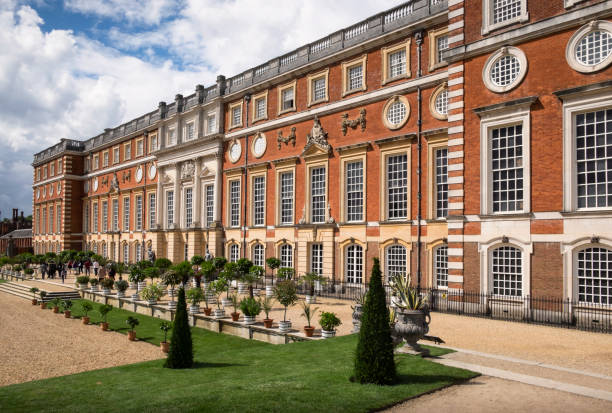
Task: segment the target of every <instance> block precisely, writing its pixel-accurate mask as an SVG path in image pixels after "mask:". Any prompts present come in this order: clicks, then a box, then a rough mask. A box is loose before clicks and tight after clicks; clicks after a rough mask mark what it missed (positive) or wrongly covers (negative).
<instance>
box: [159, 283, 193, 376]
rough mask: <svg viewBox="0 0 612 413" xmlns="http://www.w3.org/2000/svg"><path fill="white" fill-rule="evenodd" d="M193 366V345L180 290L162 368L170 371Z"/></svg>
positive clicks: (182, 289)
mask: <svg viewBox="0 0 612 413" xmlns="http://www.w3.org/2000/svg"><path fill="white" fill-rule="evenodd" d="M192 366H193V343H192V341H191V330H190V329H189V320H188V319H187V303H186V302H185V289H184V288H181V289H180V290H179V294H178V303H177V305H176V315H175V317H174V328H173V329H172V339H171V341H170V351H169V352H168V358H167V359H166V363H165V364H164V367H168V368H171V369H188V368H190V367H192Z"/></svg>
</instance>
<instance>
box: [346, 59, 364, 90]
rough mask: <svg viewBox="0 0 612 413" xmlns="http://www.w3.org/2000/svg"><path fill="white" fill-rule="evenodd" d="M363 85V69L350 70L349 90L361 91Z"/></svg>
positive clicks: (360, 67)
mask: <svg viewBox="0 0 612 413" xmlns="http://www.w3.org/2000/svg"><path fill="white" fill-rule="evenodd" d="M362 84H363V67H362V66H361V65H359V66H353V67H351V68H349V70H348V90H355V89H361V85H362Z"/></svg>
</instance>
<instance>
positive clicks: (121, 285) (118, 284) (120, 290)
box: [115, 280, 129, 298]
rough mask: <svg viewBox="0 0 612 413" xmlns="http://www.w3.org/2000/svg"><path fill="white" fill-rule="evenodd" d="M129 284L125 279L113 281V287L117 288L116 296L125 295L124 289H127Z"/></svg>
mask: <svg viewBox="0 0 612 413" xmlns="http://www.w3.org/2000/svg"><path fill="white" fill-rule="evenodd" d="M128 287H129V284H128V282H127V281H125V280H119V281H115V288H116V289H117V298H123V297H125V291H126V290H127V289H128Z"/></svg>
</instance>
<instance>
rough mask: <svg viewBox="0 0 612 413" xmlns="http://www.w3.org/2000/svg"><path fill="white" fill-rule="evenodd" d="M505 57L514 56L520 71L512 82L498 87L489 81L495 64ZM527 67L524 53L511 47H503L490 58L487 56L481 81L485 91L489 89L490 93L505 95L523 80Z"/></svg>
mask: <svg viewBox="0 0 612 413" xmlns="http://www.w3.org/2000/svg"><path fill="white" fill-rule="evenodd" d="M505 56H514V57H515V58H516V59H517V60H518V62H519V65H520V70H519V72H518V74H517V76H516V78H515V79H514V80H513V81H512V82H510V83H508V84H507V85H504V86H500V85H497V84H495V83H493V81H492V80H491V71H492V70H493V67H494V66H495V63H496V62H497V61H498V60H499V59H501V58H503V57H505ZM527 66H528V62H527V56H525V53H524V52H523V51H522V50H521V49H519V48H517V47H513V46H504V47H502V48H501V49H499V50H498V51H496V52H495V53H493V54H491V56H489V58H488V59H487V61H486V62H485V65H484V67H483V69H482V81H483V82H484V84H485V86H486V87H487V89H489V90H490V91H491V92H495V93H506V92H508V91H510V90H512V89H514V88H516V87H517V86H519V85H520V84H521V82H522V81H523V79H524V78H525V75H526V74H527Z"/></svg>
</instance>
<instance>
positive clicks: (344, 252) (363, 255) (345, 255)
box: [342, 243, 367, 285]
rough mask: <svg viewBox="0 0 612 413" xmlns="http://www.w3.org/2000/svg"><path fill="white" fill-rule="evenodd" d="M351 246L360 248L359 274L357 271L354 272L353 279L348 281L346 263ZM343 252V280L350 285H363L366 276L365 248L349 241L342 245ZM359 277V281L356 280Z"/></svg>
mask: <svg viewBox="0 0 612 413" xmlns="http://www.w3.org/2000/svg"><path fill="white" fill-rule="evenodd" d="M351 247H358V248H361V264H360V265H361V274H359V272H356V273H355V274H354V278H355V279H354V280H352V281H349V279H348V276H349V269H348V264H349V249H350V248H351ZM342 252H343V254H342V256H343V267H344V274H343V278H342V279H343V281H344V282H345V283H347V284H352V285H363V283H364V281H365V279H366V277H365V268H366V263H365V258H366V253H367V251H366V248H365V247H364V246H363V245H361V244H357V243H350V244H347V245H345V246H344V251H342ZM359 278H360V279H361V280H360V281H361V282H358V281H357V280H358V279H359Z"/></svg>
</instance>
